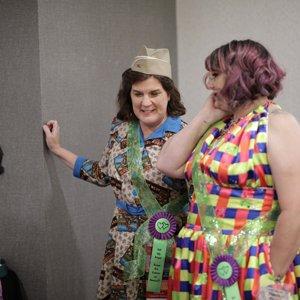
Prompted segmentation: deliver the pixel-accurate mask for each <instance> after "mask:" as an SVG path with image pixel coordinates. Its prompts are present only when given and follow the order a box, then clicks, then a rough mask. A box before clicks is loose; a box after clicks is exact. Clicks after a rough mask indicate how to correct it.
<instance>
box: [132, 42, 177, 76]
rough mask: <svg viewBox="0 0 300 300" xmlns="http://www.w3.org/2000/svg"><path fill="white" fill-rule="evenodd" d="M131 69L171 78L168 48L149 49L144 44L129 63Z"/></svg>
mask: <svg viewBox="0 0 300 300" xmlns="http://www.w3.org/2000/svg"><path fill="white" fill-rule="evenodd" d="M131 70H133V71H136V72H141V73H145V74H149V75H162V76H166V77H169V78H171V79H172V70H171V64H170V54H169V50H168V49H151V48H147V47H146V46H144V47H143V48H142V49H141V50H140V51H139V54H138V56H136V57H135V58H134V60H133V63H132V64H131Z"/></svg>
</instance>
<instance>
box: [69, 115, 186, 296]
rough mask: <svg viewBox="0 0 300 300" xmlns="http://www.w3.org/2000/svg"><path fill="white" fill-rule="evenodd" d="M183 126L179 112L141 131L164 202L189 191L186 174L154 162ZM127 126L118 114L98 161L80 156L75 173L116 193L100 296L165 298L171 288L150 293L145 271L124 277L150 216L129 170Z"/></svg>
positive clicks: (149, 177) (149, 176) (147, 166)
mask: <svg viewBox="0 0 300 300" xmlns="http://www.w3.org/2000/svg"><path fill="white" fill-rule="evenodd" d="M183 126H184V122H183V121H181V119H180V118H172V117H169V118H168V119H167V120H166V121H165V123H163V124H162V125H161V126H160V127H159V128H158V129H157V130H156V131H155V132H154V133H152V134H151V135H150V136H149V137H148V138H147V139H144V138H142V132H141V140H140V146H141V151H142V161H143V171H144V177H145V179H146V182H147V184H148V185H149V188H150V190H151V191H152V192H153V194H154V195H155V197H156V199H157V201H158V202H159V204H160V205H161V206H164V205H165V204H166V203H168V202H170V201H173V200H175V199H176V198H177V197H178V196H179V195H181V194H186V189H187V188H186V183H185V181H184V180H176V179H172V178H169V177H167V176H165V175H163V174H162V173H160V172H159V171H158V170H157V168H156V162H157V158H158V155H159V152H160V150H161V147H162V146H163V144H164V143H165V142H166V140H167V139H168V138H170V137H171V136H172V135H173V134H174V133H176V132H178V131H179V130H180V129H181V128H182V127H183ZM127 131H128V123H127V122H122V121H120V120H118V119H114V120H113V122H112V127H111V132H110V138H109V141H108V143H107V146H106V147H105V149H104V152H103V155H102V157H101V159H100V161H93V160H88V159H86V158H84V157H79V158H78V159H77V161H76V163H75V167H74V176H76V177H78V178H81V179H83V180H85V181H87V182H90V183H93V184H96V185H99V186H107V185H111V186H112V188H113V192H114V195H115V198H116V200H115V201H116V207H115V210H114V214H113V219H112V223H111V227H110V231H109V237H108V241H107V244H106V248H105V254H104V259H103V266H102V271H101V275H100V280H99V284H98V292H97V299H118V300H119V299H128V300H136V299H146V296H149V297H150V296H151V297H156V298H165V299H166V297H167V292H166V290H167V288H166V289H165V293H164V295H163V294H162V293H153V294H152V295H147V294H146V281H147V274H145V276H144V277H143V278H139V279H136V280H130V281H126V282H125V281H124V275H123V270H124V266H126V263H127V262H128V261H131V260H132V259H133V242H134V236H135V232H136V230H137V229H138V228H139V227H140V226H141V224H143V223H144V222H145V220H147V216H146V215H145V211H144V209H143V207H142V206H141V204H140V199H139V195H138V193H137V191H136V190H135V188H134V187H133V186H132V184H131V176H130V174H129V172H128V164H127ZM187 202H188V199H187ZM185 217H186V214H184V213H183V214H182V216H178V217H177V218H176V219H177V221H178V231H179V228H181V227H182V224H183V223H185V222H186V218H185ZM150 246H151V245H150ZM167 280H168V273H167V274H166V275H165V278H164V281H165V282H167ZM155 294H156V295H155ZM158 296H159V297H158Z"/></svg>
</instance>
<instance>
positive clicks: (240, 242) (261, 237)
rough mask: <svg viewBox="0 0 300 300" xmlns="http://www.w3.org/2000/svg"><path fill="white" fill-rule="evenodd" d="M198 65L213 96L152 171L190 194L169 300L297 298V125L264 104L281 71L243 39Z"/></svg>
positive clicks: (262, 51)
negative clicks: (181, 183) (178, 181)
mask: <svg viewBox="0 0 300 300" xmlns="http://www.w3.org/2000/svg"><path fill="white" fill-rule="evenodd" d="M205 66H206V69H207V71H208V73H207V75H206V76H205V78H204V82H205V85H206V87H207V88H208V89H210V90H211V91H212V94H211V95H210V96H209V98H208V100H207V101H206V103H205V104H204V106H203V107H202V109H201V110H200V112H199V113H198V114H197V115H196V117H195V118H194V119H193V121H192V122H191V123H190V124H189V125H188V126H186V127H185V128H184V129H183V130H182V131H181V132H179V133H178V134H177V135H176V136H174V137H173V138H172V139H170V140H169V141H168V142H167V143H166V144H165V146H164V148H163V150H162V152H161V154H160V157H159V160H158V164H157V166H158V168H159V169H160V170H161V171H162V172H164V173H165V174H167V175H169V176H175V177H181V178H183V177H184V176H185V178H186V180H187V182H188V185H189V189H190V210H189V214H188V220H187V224H186V225H185V226H184V227H183V228H182V229H181V231H180V232H179V234H178V238H177V244H176V247H175V249H174V255H173V260H172V268H171V270H170V280H169V289H170V293H169V299H173V300H185V299H194V300H196V299H199V300H200V299H202V300H204V299H205V300H206V299H215V300H220V299H227V300H228V299H230V300H231V299H235V300H238V299H247V300H250V299H259V300H262V299H300V253H299V248H300V234H299V232H300V185H299V182H300V172H299V166H300V151H299V149H300V126H299V123H298V122H297V120H296V119H295V117H293V116H292V115H291V114H290V113H288V112H286V111H284V110H283V109H282V108H281V107H280V106H279V105H278V104H276V103H275V102H274V101H273V99H274V98H275V97H276V96H277V94H278V92H279V91H280V90H281V89H282V80H283V78H284V76H285V72H284V71H283V70H282V69H281V68H280V67H279V66H278V65H277V64H276V63H275V61H274V59H273V58H272V56H271V54H270V53H269V52H268V50H267V49H266V48H265V47H264V46H262V45H261V44H260V43H258V42H255V41H252V40H243V41H236V40H234V41H231V42H230V43H228V44H226V45H223V46H221V47H219V48H217V49H216V50H214V51H213V52H212V53H211V54H210V55H209V56H208V57H207V59H206V61H205Z"/></svg>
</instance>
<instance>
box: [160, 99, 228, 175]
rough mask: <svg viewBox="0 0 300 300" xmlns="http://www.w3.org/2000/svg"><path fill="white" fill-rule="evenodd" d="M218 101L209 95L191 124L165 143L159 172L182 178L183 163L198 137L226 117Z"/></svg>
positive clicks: (161, 153)
mask: <svg viewBox="0 0 300 300" xmlns="http://www.w3.org/2000/svg"><path fill="white" fill-rule="evenodd" d="M220 101H221V100H218V99H216V98H215V97H214V95H213V94H211V95H210V96H209V97H208V99H207V100H206V102H205V104H204V106H203V107H202V109H201V110H200V111H199V112H198V114H197V115H196V117H195V118H194V119H193V120H192V122H191V123H190V124H189V125H187V126H186V127H184V128H183V129H182V130H181V131H180V132H178V133H176V134H175V135H174V136H173V137H172V138H170V139H169V140H168V141H167V142H166V143H165V145H164V146H163V148H162V150H161V152H160V155H159V158H158V161H157V167H158V169H159V170H160V171H162V172H163V173H164V174H166V175H168V176H170V177H173V178H183V177H184V166H185V163H186V161H187V160H188V158H189V156H190V154H191V153H192V151H193V149H194V148H195V146H196V143H197V142H198V141H199V139H200V137H201V136H202V135H203V134H204V133H205V131H206V130H207V129H208V128H209V127H210V126H211V125H212V124H213V123H215V122H216V121H218V120H220V119H221V118H223V117H225V115H226V112H224V111H223V110H221V109H220V108H221V107H222V103H220ZM219 107H220V108H219Z"/></svg>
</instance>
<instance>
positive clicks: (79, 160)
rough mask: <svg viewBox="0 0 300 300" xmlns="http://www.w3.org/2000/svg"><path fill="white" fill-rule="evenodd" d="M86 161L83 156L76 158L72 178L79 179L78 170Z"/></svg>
mask: <svg viewBox="0 0 300 300" xmlns="http://www.w3.org/2000/svg"><path fill="white" fill-rule="evenodd" d="M86 160H87V158H86V157H83V156H78V157H77V159H76V161H75V165H74V169H73V176H75V177H77V178H80V170H81V167H82V165H83V163H84V162H85V161H86Z"/></svg>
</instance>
